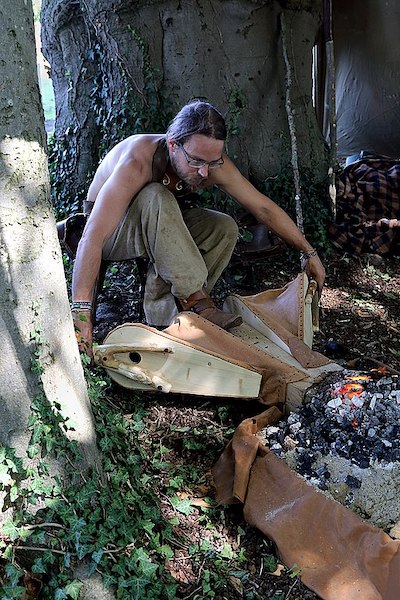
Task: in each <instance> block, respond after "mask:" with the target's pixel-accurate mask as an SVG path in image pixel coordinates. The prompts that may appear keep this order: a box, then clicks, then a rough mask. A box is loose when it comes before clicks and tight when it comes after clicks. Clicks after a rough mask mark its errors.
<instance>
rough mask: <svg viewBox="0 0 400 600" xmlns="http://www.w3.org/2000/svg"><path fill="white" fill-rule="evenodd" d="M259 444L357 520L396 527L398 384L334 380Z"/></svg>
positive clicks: (344, 375) (376, 377) (343, 376)
mask: <svg viewBox="0 0 400 600" xmlns="http://www.w3.org/2000/svg"><path fill="white" fill-rule="evenodd" d="M352 378H353V379H352ZM353 382H354V383H353ZM260 436H262V437H263V436H265V437H263V440H264V441H265V443H266V444H267V445H269V447H270V448H271V450H272V451H273V452H275V453H276V454H277V455H278V456H280V457H281V458H282V459H283V460H286V461H287V462H288V464H289V465H290V466H291V467H292V468H294V469H295V470H296V471H297V472H298V473H299V474H300V475H301V476H302V477H304V478H305V479H306V480H308V481H309V482H310V483H311V484H313V485H315V486H316V487H317V488H318V489H319V490H321V491H322V492H323V493H326V494H327V495H328V496H330V497H333V498H334V499H335V500H338V501H339V502H342V503H343V504H344V505H346V506H348V507H349V508H351V509H353V510H355V511H356V512H358V514H360V516H362V517H363V518H366V519H369V520H371V522H373V523H374V524H377V525H378V526H379V527H384V528H387V530H388V531H389V527H390V525H391V524H392V525H393V523H394V522H396V519H397V521H398V520H399V519H400V381H399V376H397V375H390V376H388V375H384V376H382V374H376V373H374V374H373V376H372V374H371V375H369V374H368V373H366V372H361V371H346V370H344V371H342V372H339V373H335V374H333V375H332V376H329V380H328V381H327V380H324V381H323V382H322V383H321V384H320V386H319V387H317V388H316V387H315V386H314V387H313V388H312V390H311V391H310V395H309V397H308V396H307V397H306V400H305V404H304V405H303V406H302V407H300V408H299V409H298V410H297V411H295V412H292V413H291V414H290V415H289V416H288V418H287V419H286V421H282V422H280V423H279V424H277V425H276V426H274V427H267V428H266V429H265V430H264V431H263V432H260ZM375 476H376V477H377V479H376V481H374V477H375ZM389 492H390V493H389ZM368 494H370V496H368ZM385 511H386V513H385Z"/></svg>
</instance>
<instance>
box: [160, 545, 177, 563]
mask: <svg viewBox="0 0 400 600" xmlns="http://www.w3.org/2000/svg"><path fill="white" fill-rule="evenodd" d="M159 552H160V554H161V556H163V557H164V558H165V559H166V560H169V559H170V558H172V557H173V556H174V551H173V550H172V548H171V546H169V545H168V544H163V545H162V546H160V548H159Z"/></svg>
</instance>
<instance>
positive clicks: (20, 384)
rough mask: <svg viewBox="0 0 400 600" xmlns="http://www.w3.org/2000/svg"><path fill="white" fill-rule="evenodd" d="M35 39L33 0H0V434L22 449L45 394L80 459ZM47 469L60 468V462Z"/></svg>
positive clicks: (82, 429)
mask: <svg viewBox="0 0 400 600" xmlns="http://www.w3.org/2000/svg"><path fill="white" fill-rule="evenodd" d="M34 44H35V41H34V32H33V14H32V6H31V4H30V3H27V2H24V1H23V0H17V2H16V3H15V5H14V6H13V10H12V14H11V12H10V7H9V3H7V2H6V1H5V0H0V56H1V57H2V60H1V61H0V80H1V81H2V83H3V85H2V87H1V90H0V197H1V204H0V330H1V340H2V359H1V361H0V387H1V391H0V398H1V404H0V442H1V443H2V444H3V445H4V446H6V447H14V448H16V450H17V454H18V455H19V456H20V457H26V448H27V445H28V442H29V438H30V433H29V432H28V428H27V425H28V419H29V417H30V415H31V411H32V406H31V405H32V403H33V402H38V401H39V400H38V399H39V398H41V402H42V403H44V405H46V406H47V407H48V408H49V412H50V413H51V412H56V413H57V414H58V415H59V418H60V420H61V421H63V422H64V421H65V423H66V425H67V427H69V429H68V431H67V433H65V435H66V436H67V437H68V438H69V440H75V441H76V442H77V443H78V445H79V447H80V450H81V454H82V464H81V465H80V468H85V467H88V466H89V465H90V466H95V464H96V463H97V461H98V453H97V450H96V437H95V430H94V423H93V417H92V413H91V408H90V404H89V400H88V396H87V390H86V384H85V380H84V377H83V370H82V366H81V362H80V358H79V354H78V350H77V344H76V340H75V336H74V329H73V325H72V319H71V314H70V310H69V305H68V296H67V289H66V283H65V277H64V272H63V264H62V260H61V252H60V247H59V244H58V240H57V235H56V228H55V221H54V216H53V213H52V209H51V206H50V202H49V177H48V169H47V157H46V140H45V131H44V119H43V110H42V107H41V101H40V92H39V86H38V81H37V69H36V63H35V56H36V54H35V46H34ZM53 468H54V471H55V473H56V474H62V466H61V464H60V463H59V462H57V461H55V462H54V463H53ZM57 471H58V473H57ZM60 472H61V473H60Z"/></svg>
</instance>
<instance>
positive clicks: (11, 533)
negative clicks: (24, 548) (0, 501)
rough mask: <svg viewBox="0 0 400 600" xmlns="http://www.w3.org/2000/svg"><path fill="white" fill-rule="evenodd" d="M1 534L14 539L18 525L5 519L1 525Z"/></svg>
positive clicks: (17, 533) (16, 535)
mask: <svg viewBox="0 0 400 600" xmlns="http://www.w3.org/2000/svg"><path fill="white" fill-rule="evenodd" d="M2 534H3V536H4V537H8V538H10V540H12V541H14V540H16V539H17V537H18V536H19V530H18V527H16V525H15V524H14V522H13V521H12V520H11V519H7V521H6V522H5V523H4V525H3V527H2Z"/></svg>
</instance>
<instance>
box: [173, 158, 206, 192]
mask: <svg viewBox="0 0 400 600" xmlns="http://www.w3.org/2000/svg"><path fill="white" fill-rule="evenodd" d="M170 162H171V166H172V168H173V170H174V171H175V173H176V174H177V175H178V177H179V179H181V180H182V181H183V183H184V184H185V185H187V186H188V187H190V188H192V189H196V188H198V187H202V185H201V184H202V183H204V181H206V179H207V177H202V176H201V175H199V173H198V171H197V170H196V169H192V172H188V171H187V170H184V169H182V168H181V166H180V165H179V164H178V161H177V160H176V158H175V156H171V157H170ZM189 168H190V167H189Z"/></svg>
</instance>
